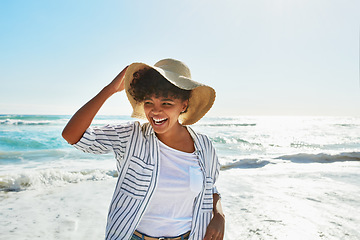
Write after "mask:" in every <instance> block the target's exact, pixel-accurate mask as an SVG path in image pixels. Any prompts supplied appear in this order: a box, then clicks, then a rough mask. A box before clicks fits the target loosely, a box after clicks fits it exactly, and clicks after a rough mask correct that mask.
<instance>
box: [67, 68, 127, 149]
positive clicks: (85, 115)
mask: <svg viewBox="0 0 360 240" xmlns="http://www.w3.org/2000/svg"><path fill="white" fill-rule="evenodd" d="M126 69H127V67H125V68H124V69H123V70H122V71H121V72H120V73H119V74H118V75H117V76H116V77H115V78H114V80H113V81H112V82H111V83H110V84H109V85H107V86H106V87H104V88H103V89H102V90H101V91H100V92H99V93H98V94H97V95H96V96H95V97H94V98H92V99H91V100H90V101H89V102H87V103H86V104H85V105H84V106H82V107H81V108H80V109H79V110H78V111H77V112H76V113H75V114H74V116H72V118H71V119H70V121H69V122H68V124H67V125H66V127H65V128H64V130H63V132H62V136H63V138H64V139H65V140H66V141H67V142H68V143H70V144H75V143H77V142H78V141H79V140H80V139H81V137H82V136H83V134H84V132H85V131H86V129H87V128H88V127H89V126H90V124H91V122H92V120H93V119H94V117H95V115H96V114H97V112H98V111H99V110H100V108H101V107H102V105H103V104H104V103H105V101H106V100H107V99H108V98H109V97H111V96H112V95H113V94H114V93H116V92H120V91H123V90H124V75H125V72H126Z"/></svg>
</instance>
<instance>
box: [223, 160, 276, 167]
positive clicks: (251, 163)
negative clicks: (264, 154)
mask: <svg viewBox="0 0 360 240" xmlns="http://www.w3.org/2000/svg"><path fill="white" fill-rule="evenodd" d="M269 163H271V162H270V161H267V160H261V159H237V160H236V159H235V160H233V161H232V162H228V163H225V164H222V165H221V168H220V169H221V170H227V169H231V168H262V167H264V166H266V165H268V164H269Z"/></svg>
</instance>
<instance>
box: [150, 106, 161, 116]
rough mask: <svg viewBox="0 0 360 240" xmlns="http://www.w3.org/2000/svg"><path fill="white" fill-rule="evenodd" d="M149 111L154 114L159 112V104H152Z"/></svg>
mask: <svg viewBox="0 0 360 240" xmlns="http://www.w3.org/2000/svg"><path fill="white" fill-rule="evenodd" d="M151 111H152V112H153V113H154V114H157V113H160V112H161V108H160V107H159V106H156V105H154V106H153V108H152V109H151Z"/></svg>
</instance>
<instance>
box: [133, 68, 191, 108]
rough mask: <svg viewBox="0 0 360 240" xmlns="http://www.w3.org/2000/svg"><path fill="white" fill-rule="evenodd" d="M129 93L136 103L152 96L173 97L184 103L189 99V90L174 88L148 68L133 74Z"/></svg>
mask: <svg viewBox="0 0 360 240" xmlns="http://www.w3.org/2000/svg"><path fill="white" fill-rule="evenodd" d="M129 93H130V94H131V96H132V97H133V98H134V99H135V101H137V102H142V101H144V100H145V99H147V98H149V97H152V96H155V97H156V98H159V97H165V98H166V97H173V98H175V99H181V100H183V101H185V100H188V99H189V98H190V94H191V90H184V89H181V88H178V87H176V86H175V85H173V84H171V83H170V82H169V81H168V80H166V79H165V78H164V77H163V76H162V75H161V74H160V73H158V72H157V71H156V70H155V69H152V68H148V69H141V70H138V71H136V72H135V73H134V74H133V80H132V82H131V83H130V88H129Z"/></svg>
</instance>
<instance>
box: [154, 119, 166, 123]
mask: <svg viewBox="0 0 360 240" xmlns="http://www.w3.org/2000/svg"><path fill="white" fill-rule="evenodd" d="M153 120H154V123H155V124H160V123H162V122H163V121H165V120H167V118H159V119H155V118H153Z"/></svg>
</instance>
